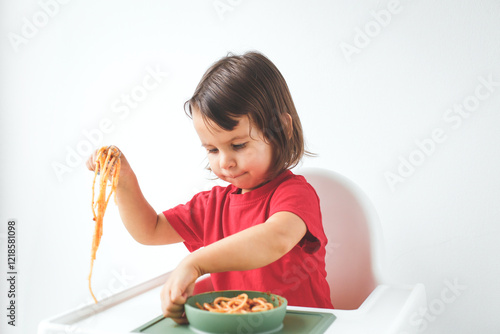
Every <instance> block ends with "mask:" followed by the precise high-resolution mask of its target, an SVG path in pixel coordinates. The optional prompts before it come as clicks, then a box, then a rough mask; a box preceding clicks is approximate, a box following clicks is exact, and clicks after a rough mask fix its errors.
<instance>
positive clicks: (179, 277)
mask: <svg viewBox="0 0 500 334" xmlns="http://www.w3.org/2000/svg"><path fill="white" fill-rule="evenodd" d="M200 276H201V274H200V273H199V271H198V270H197V269H196V267H195V266H194V265H192V264H191V263H190V261H189V256H188V257H186V258H185V259H184V260H183V261H182V262H181V263H180V264H179V265H178V266H177V268H175V270H174V271H173V272H172V273H171V274H170V277H169V278H168V280H167V282H166V283H165V285H163V288H162V290H161V293H160V298H161V310H162V312H163V316H164V317H168V318H172V320H174V321H175V322H176V323H178V324H185V323H187V322H188V321H187V318H186V315H185V313H184V304H185V303H186V300H187V299H188V297H190V296H191V295H192V294H193V290H194V284H195V281H196V279H197V278H198V277H200Z"/></svg>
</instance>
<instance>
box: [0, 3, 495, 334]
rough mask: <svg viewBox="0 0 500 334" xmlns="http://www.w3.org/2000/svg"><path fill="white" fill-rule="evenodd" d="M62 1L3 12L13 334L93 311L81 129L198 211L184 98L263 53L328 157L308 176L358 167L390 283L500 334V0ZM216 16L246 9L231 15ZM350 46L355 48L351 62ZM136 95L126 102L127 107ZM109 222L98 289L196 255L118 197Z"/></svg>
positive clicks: (440, 327) (313, 162) (194, 148)
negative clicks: (124, 215)
mask: <svg viewBox="0 0 500 334" xmlns="http://www.w3.org/2000/svg"><path fill="white" fill-rule="evenodd" d="M66 2H67V3H63V1H62V0H60V2H55V0H42V1H40V2H38V1H35V0H23V1H20V0H16V1H14V0H8V1H2V2H1V5H0V6H1V8H0V13H1V14H0V15H1V20H0V24H1V26H0V35H1V36H2V37H1V39H0V54H1V63H0V66H1V69H0V73H1V76H0V108H1V109H0V110H1V114H0V115H1V116H0V148H1V154H0V160H1V175H0V182H1V204H0V213H1V214H0V216H1V221H2V225H1V226H2V230H1V231H0V232H1V233H3V236H2V237H3V238H2V239H1V241H2V246H1V247H2V248H1V249H2V251H1V254H2V258H1V260H0V265H1V267H2V269H1V270H2V277H4V275H5V272H6V269H5V261H6V256H5V250H6V247H5V232H6V227H5V226H6V223H7V220H8V219H9V218H16V219H17V220H18V226H19V232H18V233H19V241H18V249H19V263H18V268H19V282H18V284H19V286H18V292H19V298H18V305H19V307H20V309H19V310H18V326H17V327H16V328H15V329H13V328H12V327H10V326H7V324H6V317H5V315H4V313H5V307H6V292H5V291H6V290H5V279H3V278H2V280H1V282H2V286H1V287H2V289H1V300H2V305H1V307H0V308H1V309H2V310H4V311H2V312H1V315H2V316H1V317H0V319H2V320H1V321H0V331H1V332H2V333H34V332H35V331H36V327H37V324H38V322H39V321H40V320H42V319H44V318H47V317H50V316H53V315H55V314H57V313H60V312H63V311H66V310H68V309H70V308H74V307H76V306H79V305H82V304H85V303H89V302H91V299H90V296H89V293H88V290H87V285H86V284H87V281H86V278H87V274H88V266H89V252H90V246H91V238H92V233H93V222H92V214H91V209H90V194H91V192H90V187H91V182H92V176H93V175H92V173H90V172H88V171H87V170H86V169H85V168H84V163H83V161H84V160H85V159H86V157H87V155H88V154H87V153H86V151H89V147H88V145H86V144H87V143H88V139H87V137H86V135H85V133H90V136H91V138H93V139H94V140H95V141H96V143H94V144H93V147H98V146H100V145H103V144H115V145H117V146H119V147H120V148H121V149H122V150H123V151H124V152H125V154H126V155H127V157H128V159H129V161H130V162H131V164H132V166H133V168H134V170H135V171H136V173H137V175H138V177H139V180H140V183H141V186H142V188H143V191H144V193H145V194H146V196H147V198H148V200H149V201H150V203H151V204H152V205H153V206H154V207H155V209H156V210H158V211H160V210H165V209H167V208H169V207H171V206H173V205H175V204H177V203H181V202H185V201H186V200H187V199H188V198H190V196H191V195H192V194H194V193H195V192H196V191H198V190H201V189H202V188H204V187H206V186H207V183H208V182H207V181H206V176H207V174H206V173H205V172H204V171H203V167H204V165H205V161H204V153H203V150H202V149H201V148H200V144H199V142H198V139H197V137H196V135H195V133H194V131H193V129H192V125H191V121H190V120H189V119H188V118H187V117H186V116H185V115H184V113H183V109H182V107H183V102H184V101H185V100H186V99H188V98H189V97H190V95H191V94H192V92H193V91H194V89H195V87H196V85H197V83H198V81H199V79H200V78H201V75H202V74H203V72H204V71H205V70H206V69H207V68H208V66H210V64H212V63H213V62H214V61H216V60H217V59H218V58H220V57H222V56H224V55H225V54H226V52H228V51H233V52H236V53H241V52H244V51H246V50H253V49H256V50H259V51H261V52H263V53H264V54H266V55H267V56H268V57H270V59H271V60H272V61H273V62H274V63H275V64H276V65H277V66H278V68H279V69H280V70H281V71H282V73H283V75H284V76H285V78H286V80H287V82H288V84H289V86H290V89H291V91H292V95H293V97H294V100H295V103H296V106H297V108H298V110H299V114H300V116H301V119H302V122H303V126H304V131H305V135H306V139H307V142H308V145H309V148H310V149H311V150H312V151H314V152H317V153H319V157H318V158H314V159H311V158H309V159H306V160H305V162H304V166H306V167H307V166H320V167H326V168H330V169H333V170H335V171H337V172H340V173H342V174H344V175H346V176H347V177H349V178H350V179H352V180H353V181H354V182H355V183H357V184H358V185H359V186H360V187H361V188H362V189H364V190H365V191H366V193H367V194H368V196H369V197H370V198H371V200H372V201H373V204H374V206H375V207H376V209H377V210H378V213H379V216H380V220H381V226H382V232H383V236H384V245H383V246H384V249H385V258H384V259H383V260H384V263H385V267H384V268H383V273H384V275H383V279H384V280H386V281H389V282H401V283H416V282H422V283H424V284H425V286H426V288H427V292H428V299H429V309H430V314H429V316H428V317H427V318H426V320H425V322H426V323H425V327H426V328H425V333H498V332H500V321H499V320H498V316H497V314H496V313H497V312H496V311H498V299H499V297H500V285H499V284H498V282H497V278H498V277H500V259H499V255H498V254H500V245H499V243H498V239H499V237H500V227H499V214H500V212H499V211H500V210H499V208H500V206H499V205H498V200H499V199H500V177H499V176H498V170H499V169H500V157H499V150H498V149H499V144H498V143H499V142H500V131H498V126H499V125H500V114H499V111H500V110H499V108H500V63H499V61H498V60H499V59H500V20H499V17H500V2H499V1H495V0H481V1H464V0H459V1H458V0H443V1H431V0H422V1H410V0H400V1H399V2H398V1H386V0H384V1H375V0H362V1H356V2H353V1H348V0H339V1H319V0H316V1H285V0H280V1H264V0H258V1H257V0H256V1H243V0H241V1H240V0H238V1H237V0H232V1H229V0H220V1H212V0H209V1H202V0H197V1H128V0H120V1H118V0H110V1H76V0H73V1H66ZM43 4H46V5H43ZM217 4H219V5H220V4H225V5H226V6H229V7H230V8H231V10H227V11H226V12H223V13H222V14H221V15H219V14H220V13H218V12H217V10H216V8H215V6H214V5H217ZM44 8H45V9H44ZM390 11H392V14H391V17H390V19H389V18H388V17H387V16H383V15H382V14H381V13H387V12H389V13H391V12H390ZM45 12H49V13H50V14H51V15H50V16H49V15H48V14H44V13H45ZM374 13H379V14H378V17H379V18H378V19H379V20H380V22H381V23H377V20H376V19H375V16H377V15H376V14H374ZM381 15H382V16H381ZM384 20H385V21H384ZM366 30H367V31H366ZM360 31H361V32H362V31H366V32H367V33H368V35H371V36H368V37H364V38H363V36H361V33H360ZM347 44H349V45H350V46H351V49H349V50H351V51H353V50H354V49H353V48H355V47H356V48H357V49H356V50H355V51H356V52H355V53H352V54H350V55H348V54H346V53H345V52H343V51H342V46H343V48H344V49H346V48H348V47H347V46H346V45H347ZM353 52H354V51H353ZM148 71H157V72H160V74H159V75H158V78H157V79H158V84H157V85H156V86H157V87H155V88H154V89H151V90H150V91H147V94H146V96H144V99H142V97H141V96H139V95H137V94H139V93H140V89H141V88H140V86H141V85H142V83H143V80H144V79H145V78H146V77H147V76H148V75H149V74H148V73H149V72H148ZM167 72H168V74H165V73H167ZM481 78H482V79H481ZM481 80H483V81H484V80H486V81H490V84H489V86H486V85H485V84H484V83H483V81H481ZM148 82H149V83H150V84H153V83H154V82H153V81H148ZM138 87H139V88H138ZM133 93H134V94H136V95H135V96H136V100H135V101H134V100H132V101H130V104H131V105H133V107H126V104H125V103H124V102H121V99H122V98H125V97H126V96H125V95H127V94H128V95H131V94H133ZM137 99H139V100H140V101H137ZM461 105H462V107H460V106H461ZM459 108H462V110H463V111H462V115H464V116H460V114H458V113H456V112H454V110H459ZM449 109H451V111H448V110H449ZM468 110H470V111H468ZM102 122H104V123H106V122H108V124H107V126H106V127H105V128H104V129H105V130H106V131H107V133H105V134H103V135H102V138H100V136H101V135H100V133H101V134H102V132H101V130H100V128H99V126H100V124H101V125H102ZM436 129H437V130H436ZM439 129H440V130H439ZM435 131H438V134H439V135H438V136H437V138H434V140H436V139H438V140H440V142H438V143H435V144H434V147H433V146H432V145H431V144H429V140H430V138H432V134H433V133H435ZM439 131H440V132H439ZM417 143H421V144H420V145H423V144H422V143H427V144H426V145H427V146H425V147H426V149H427V151H428V152H427V154H424V153H422V149H421V148H419V144H417ZM73 151H74V152H76V153H74V155H73V156H71V153H70V152H73ZM78 152H80V153H78ZM89 152H90V151H89ZM419 152H420V153H419ZM78 159H82V160H81V161H79V160H78ZM401 159H404V160H406V161H412V162H411V163H412V164H413V165H416V166H413V167H411V169H408V168H409V167H408V165H406V166H405V167H404V166H403V165H404V164H408V163H410V162H406V163H404V162H401V161H402V160H401ZM63 165H64V166H66V167H65V169H63V170H62V172H64V173H62V174H61V172H60V173H59V176H58V173H56V171H55V169H54V166H59V168H61V166H63ZM398 168H399V169H400V172H401V173H402V174H403V176H401V175H400V176H399V177H400V179H399V181H402V182H397V183H396V184H394V185H393V187H391V186H390V184H389V182H388V181H387V180H386V175H387V173H388V172H390V173H394V175H398V173H399V172H398ZM394 175H393V177H394ZM105 218H106V219H105V230H104V235H103V239H102V244H101V248H100V249H99V252H98V257H97V261H96V265H95V269H94V279H93V286H94V291H95V292H96V293H97V295H98V296H101V297H102V296H105V295H106V294H109V293H111V292H116V291H117V290H120V289H123V288H126V287H128V286H130V285H132V284H135V283H138V282H140V281H142V280H145V279H147V278H148V277H151V276H155V275H157V274H160V273H162V272H164V271H167V270H169V269H171V268H173V267H174V266H175V265H176V263H177V262H178V261H179V260H180V258H182V256H184V254H186V252H185V250H184V249H183V246H179V245H177V246H165V247H146V246H141V245H139V244H137V243H136V242H135V241H134V240H133V239H132V238H131V237H130V236H129V235H128V234H127V232H126V231H125V229H124V228H123V226H122V224H121V222H120V220H119V217H118V214H117V209H116V207H115V206H114V205H112V204H110V206H109V208H108V212H107V213H106V217H105ZM450 284H451V285H455V286H456V289H455V290H450V288H449V285H450ZM443 296H445V298H444V299H443ZM451 299H452V301H451ZM158 307H159V306H158ZM423 329H424V328H423ZM16 330H17V331H16Z"/></svg>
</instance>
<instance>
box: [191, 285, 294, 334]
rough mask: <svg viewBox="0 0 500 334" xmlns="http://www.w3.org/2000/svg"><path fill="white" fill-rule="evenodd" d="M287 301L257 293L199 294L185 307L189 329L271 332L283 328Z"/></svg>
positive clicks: (213, 331) (221, 292)
mask: <svg viewBox="0 0 500 334" xmlns="http://www.w3.org/2000/svg"><path fill="white" fill-rule="evenodd" d="M286 306H287V300H286V299H285V298H283V297H281V296H278V295H274V294H271V293H265V292H259V291H243V290H226V291H213V292H206V293H201V294H198V295H194V296H191V297H189V298H188V300H187V302H186V304H185V311H186V317H187V319H188V321H189V326H191V327H192V328H194V329H195V330H198V331H201V332H205V333H273V332H276V331H279V330H280V329H281V328H282V327H283V319H284V318H285V313H286Z"/></svg>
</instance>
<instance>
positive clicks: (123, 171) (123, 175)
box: [86, 146, 132, 187]
mask: <svg viewBox="0 0 500 334" xmlns="http://www.w3.org/2000/svg"><path fill="white" fill-rule="evenodd" d="M115 148H116V149H117V150H118V151H119V152H120V174H119V178H118V187H122V186H123V185H124V184H125V183H126V181H127V179H128V176H129V175H130V174H131V173H132V168H131V167H130V165H129V163H128V161H127V158H125V155H124V154H123V152H122V151H120V149H119V148H118V147H116V146H115ZM98 152H99V149H97V150H95V151H94V153H92V155H91V156H90V157H89V158H88V159H87V162H86V165H87V168H88V169H89V170H90V171H93V172H94V171H95V167H96V160H97V153H98ZM110 177H111V173H110Z"/></svg>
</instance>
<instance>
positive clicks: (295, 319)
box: [133, 311, 336, 334]
mask: <svg viewBox="0 0 500 334" xmlns="http://www.w3.org/2000/svg"><path fill="white" fill-rule="evenodd" d="M335 319H336V317H335V315H333V314H331V313H320V312H304V311H286V315H285V319H284V320H283V328H282V329H281V330H279V331H277V332H276V333H283V334H295V333H296V334H304V333H311V334H320V333H324V332H325V331H326V329H327V328H328V327H329V326H330V325H331V324H332V323H333V322H334V321H335ZM133 332H134V333H151V334H165V333H174V334H175V333H179V334H181V333H186V334H187V333H195V332H194V331H193V330H191V328H190V327H189V325H178V324H176V323H175V322H174V321H173V320H172V319H170V318H163V316H159V317H157V318H155V319H153V320H151V321H150V322H148V323H145V324H144V325H142V326H141V327H139V328H137V329H135V330H133ZM243 332H244V333H251V332H249V331H248V330H246V329H243Z"/></svg>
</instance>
